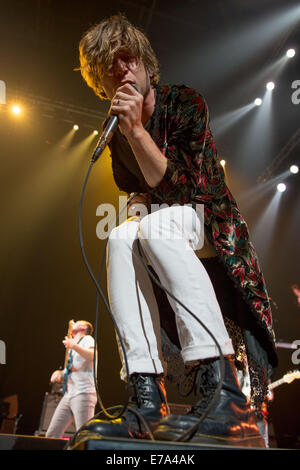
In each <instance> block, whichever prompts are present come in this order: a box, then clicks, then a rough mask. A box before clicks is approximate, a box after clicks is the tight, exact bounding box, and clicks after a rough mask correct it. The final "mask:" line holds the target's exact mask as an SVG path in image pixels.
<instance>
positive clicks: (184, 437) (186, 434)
mask: <svg viewBox="0 0 300 470" xmlns="http://www.w3.org/2000/svg"><path fill="white" fill-rule="evenodd" d="M207 114H208V110H207ZM208 121H209V119H208V116H207V120H206V128H205V134H204V143H203V148H202V153H203V150H204V147H205V140H206V133H207V128H208ZM98 158H99V155H97V158H94V157H93V158H92V160H91V162H90V165H89V167H88V171H87V174H86V176H85V179H84V183H83V187H82V191H81V195H80V202H79V209H78V228H79V239H80V248H81V253H82V257H83V261H84V264H85V266H86V268H87V270H88V273H89V275H90V277H91V279H92V281H93V282H94V284H95V286H96V290H97V295H96V319H95V333H94V336H95V345H94V359H93V375H94V383H95V389H96V394H97V399H98V403H99V405H100V407H101V409H102V412H100V413H98V414H97V415H96V416H99V415H100V414H101V413H104V415H105V416H106V417H107V418H108V419H109V420H114V419H119V418H121V416H123V414H124V412H125V411H126V410H127V409H128V410H129V411H131V412H132V413H134V414H135V415H136V416H138V417H139V418H140V419H141V421H142V422H143V424H144V425H145V428H146V429H147V430H148V432H149V436H150V439H151V440H155V439H154V436H153V433H152V431H151V429H150V427H149V425H148V423H147V422H146V421H145V419H144V417H143V416H142V415H141V414H140V413H139V412H138V411H137V410H135V409H133V408H131V407H130V406H129V367H128V361H127V356H126V352H125V346H124V343H123V340H122V338H121V334H120V331H119V328H118V325H117V323H116V321H115V319H114V317H113V314H112V312H111V309H110V307H109V304H108V301H107V299H106V297H105V295H104V293H103V291H102V289H101V287H100V280H101V277H102V271H103V266H104V260H105V254H106V247H107V243H108V240H109V236H108V237H107V239H106V241H105V247H104V250H103V252H102V256H101V262H100V268H99V274H98V280H97V279H96V277H95V275H94V273H93V271H92V269H91V267H90V265H89V262H88V259H87V256H86V253H85V249H84V240H83V234H82V208H83V199H84V194H85V189H86V186H87V182H88V179H89V176H90V173H91V170H92V167H93V165H94V163H95V161H96V160H97V159H98ZM137 195H138V193H134V194H133V195H132V196H131V197H130V198H129V199H128V200H127V203H126V205H125V206H124V207H123V208H122V209H121V211H120V212H119V214H118V216H117V217H116V219H115V222H114V227H115V226H116V224H117V222H118V220H119V218H120V216H121V214H122V213H123V211H124V210H125V209H126V208H127V206H128V204H129V203H130V201H131V200H132V199H134V198H135V197H136V196H137ZM137 245H138V252H139V253H138V254H136V253H135V252H134V251H133V255H134V256H138V258H139V259H140V261H141V262H142V263H143V265H144V267H145V269H146V270H147V272H148V274H149V276H150V278H151V279H152V280H153V281H154V282H155V283H156V284H157V285H158V286H159V287H160V288H161V289H162V290H163V291H164V292H165V293H166V294H168V295H169V296H170V297H172V298H173V299H174V300H175V301H176V302H177V303H178V304H179V305H181V306H182V307H183V308H184V309H185V310H186V311H187V312H188V313H189V314H190V315H192V316H193V318H194V319H195V320H196V321H197V322H198V323H199V324H200V325H201V326H202V328H203V329H204V330H205V331H206V332H207V333H208V334H209V336H210V337H211V338H212V339H213V341H214V343H215V345H216V347H217V349H218V351H219V358H220V380H219V383H218V386H217V387H216V390H215V392H214V395H213V398H212V400H211V402H210V403H209V405H208V407H207V409H206V410H205V412H204V413H203V414H202V415H201V417H200V418H199V420H198V421H197V422H196V423H195V424H194V425H193V426H192V427H191V428H190V429H188V430H187V431H185V432H184V433H183V434H182V435H181V436H179V437H178V438H177V439H175V441H182V442H185V441H188V440H189V439H190V438H191V437H192V435H193V434H194V433H195V432H196V430H197V428H198V427H199V425H200V423H201V422H202V421H203V420H204V419H205V418H206V417H207V416H208V414H209V412H210V411H211V409H212V408H213V406H214V405H215V403H216V401H217V399H218V397H219V394H220V392H221V389H222V385H223V382H224V376H225V359H224V355H223V353H222V350H221V347H220V345H219V343H218V341H217V339H216V338H215V336H214V335H213V334H212V332H211V331H210V330H209V329H208V328H207V326H206V325H205V324H204V323H203V322H202V321H201V320H200V319H199V318H198V317H197V316H196V314H194V313H193V312H192V311H191V310H190V309H189V308H188V307H187V306H186V305H184V304H183V303H182V302H181V301H180V300H179V299H177V298H176V297H175V296H174V295H173V294H172V293H171V292H169V290H168V289H167V288H166V287H164V286H163V285H162V284H161V283H160V282H159V281H158V280H157V279H156V277H155V276H154V275H153V273H152V272H151V270H150V269H149V267H148V265H147V263H146V261H145V259H144V256H143V254H142V248H141V244H140V240H139V239H138V238H137ZM99 296H100V297H101V298H102V301H103V303H104V306H105V308H106V309H107V311H108V313H109V316H110V319H111V321H112V322H113V325H114V328H115V331H116V333H117V336H118V339H119V343H120V346H121V350H122V353H123V359H124V363H125V369H126V376H127V386H126V391H127V394H126V401H125V404H124V405H121V406H114V407H110V408H107V409H106V408H105V406H104V404H103V401H102V399H101V394H100V392H99V388H98V382H97V373H96V355H97V333H98V321H99ZM116 409H121V411H120V412H119V414H117V415H112V414H110V413H109V412H108V410H109V411H112V410H116ZM84 426H85V425H84ZM84 426H83V427H84ZM83 427H82V428H83ZM82 428H80V429H79V430H78V431H77V432H76V433H75V436H77V435H78V433H79V432H80V430H81V429H82ZM75 436H74V437H73V439H75ZM73 439H72V441H73Z"/></svg>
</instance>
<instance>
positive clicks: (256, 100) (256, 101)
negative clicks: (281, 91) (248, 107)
mask: <svg viewBox="0 0 300 470" xmlns="http://www.w3.org/2000/svg"><path fill="white" fill-rule="evenodd" d="M254 104H255V105H256V106H260V105H261V104H262V99H261V98H256V99H255V100H254Z"/></svg>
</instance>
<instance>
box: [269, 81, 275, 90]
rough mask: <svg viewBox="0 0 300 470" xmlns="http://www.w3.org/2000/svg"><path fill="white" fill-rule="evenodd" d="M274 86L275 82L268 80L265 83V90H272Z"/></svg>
mask: <svg viewBox="0 0 300 470" xmlns="http://www.w3.org/2000/svg"><path fill="white" fill-rule="evenodd" d="M274 88H275V83H274V82H268V83H267V90H274Z"/></svg>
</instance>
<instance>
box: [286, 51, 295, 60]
mask: <svg viewBox="0 0 300 470" xmlns="http://www.w3.org/2000/svg"><path fill="white" fill-rule="evenodd" d="M295 54H296V51H295V49H289V50H288V51H286V56H287V57H288V58H289V59H290V58H292V57H294V55H295Z"/></svg>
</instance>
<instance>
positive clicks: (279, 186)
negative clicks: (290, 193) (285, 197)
mask: <svg viewBox="0 0 300 470" xmlns="http://www.w3.org/2000/svg"><path fill="white" fill-rule="evenodd" d="M285 190H286V185H285V184H284V183H279V184H278V185H277V191H279V192H280V193H283V192H284V191H285Z"/></svg>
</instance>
